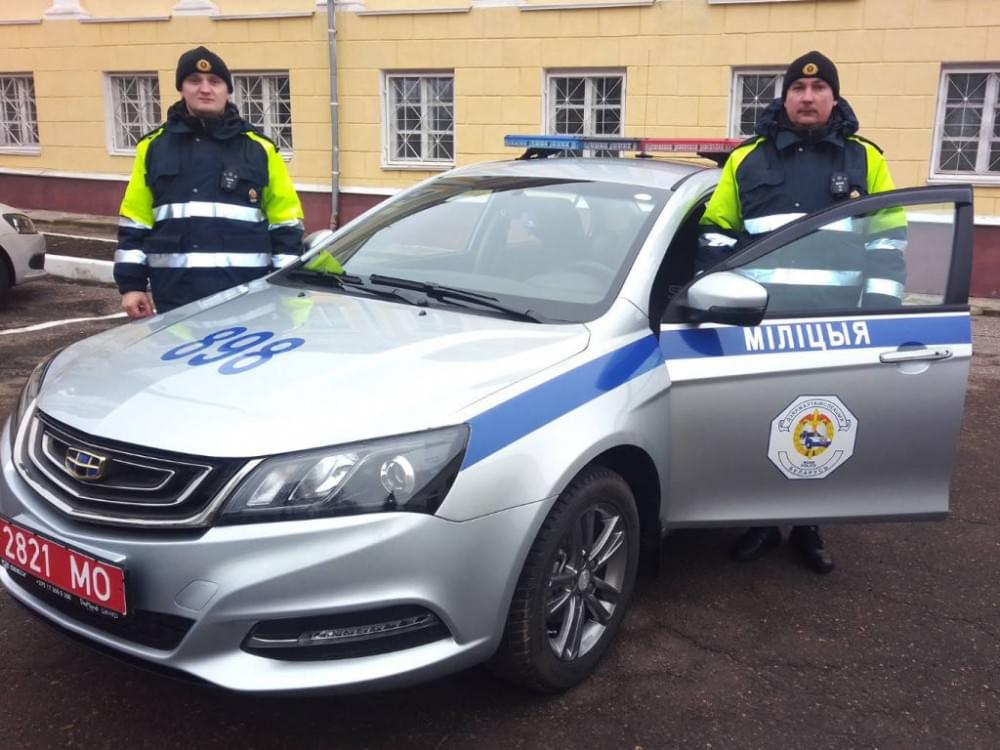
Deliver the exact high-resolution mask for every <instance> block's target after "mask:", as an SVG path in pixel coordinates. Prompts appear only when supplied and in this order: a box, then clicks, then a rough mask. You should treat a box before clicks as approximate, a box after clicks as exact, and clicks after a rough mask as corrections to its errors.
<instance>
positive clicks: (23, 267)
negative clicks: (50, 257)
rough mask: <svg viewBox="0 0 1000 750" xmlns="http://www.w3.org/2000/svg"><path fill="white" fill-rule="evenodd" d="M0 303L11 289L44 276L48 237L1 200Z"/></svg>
mask: <svg viewBox="0 0 1000 750" xmlns="http://www.w3.org/2000/svg"><path fill="white" fill-rule="evenodd" d="M0 217H3V220H2V221H0V306H2V305H4V304H5V303H6V302H7V298H8V297H9V295H10V290H11V288H13V287H15V286H17V285H18V284H23V283H24V282H25V281H27V280H28V279H33V278H37V277H39V276H44V275H45V237H43V236H42V235H40V234H39V233H38V230H37V229H35V225H34V223H32V221H31V219H29V218H28V217H27V216H25V215H24V214H22V213H21V212H19V211H18V210H17V209H16V208H11V207H10V206H8V205H6V204H4V203H0Z"/></svg>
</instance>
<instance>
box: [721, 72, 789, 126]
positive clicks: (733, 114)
mask: <svg viewBox="0 0 1000 750" xmlns="http://www.w3.org/2000/svg"><path fill="white" fill-rule="evenodd" d="M784 73H785V71H784V68H780V67H756V68H733V76H732V82H731V84H730V89H729V137H730V138H749V137H750V136H751V135H753V133H748V134H743V133H740V117H741V115H742V110H743V76H772V75H773V76H776V77H777V82H776V86H775V96H776V97H778V96H781V81H782V79H783V77H784ZM768 104H770V101H769V102H768Z"/></svg>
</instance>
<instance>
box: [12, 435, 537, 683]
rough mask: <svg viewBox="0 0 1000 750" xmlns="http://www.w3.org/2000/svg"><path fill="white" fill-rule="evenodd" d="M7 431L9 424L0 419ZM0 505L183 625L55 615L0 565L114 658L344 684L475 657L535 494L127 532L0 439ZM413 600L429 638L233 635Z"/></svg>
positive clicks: (528, 532) (525, 543)
mask: <svg viewBox="0 0 1000 750" xmlns="http://www.w3.org/2000/svg"><path fill="white" fill-rule="evenodd" d="M8 429H9V428H8ZM0 462H2V477H0V513H2V514H3V515H5V516H6V517H8V518H10V519H11V520H12V521H14V522H15V523H16V524H18V525H20V526H22V527H25V528H27V529H29V530H31V531H34V532H37V533H39V534H42V535H44V536H48V537H51V538H52V539H54V540H55V541H57V542H62V543H64V544H67V545H70V546H73V547H75V548H77V549H79V550H81V551H83V552H85V553H90V554H91V555H93V556H96V557H99V558H103V559H105V560H108V561H109V562H113V563H116V564H119V565H123V566H124V567H125V568H126V570H127V579H126V595H127V598H128V605H129V610H130V612H133V611H136V612H138V611H142V612H146V613H156V614H157V615H158V616H162V617H166V618H178V619H184V620H185V621H186V622H188V623H189V627H188V629H187V631H186V634H183V635H182V636H181V637H180V639H179V642H178V643H177V644H176V646H174V645H172V644H171V645H170V646H168V647H165V648H155V647H151V646H149V645H143V644H140V643H137V642H136V640H134V639H130V638H126V637H122V632H121V631H115V629H114V628H112V627H110V626H109V627H104V628H97V627H92V626H90V625H89V624H87V623H85V622H84V621H82V620H81V619H80V618H77V617H73V616H69V615H67V614H66V612H64V611H63V609H64V608H56V607H54V606H52V605H51V604H50V603H49V602H47V601H44V600H42V599H40V598H39V597H38V596H36V595H35V594H34V593H31V589H30V586H29V587H25V586H22V585H20V584H19V583H15V582H14V581H13V580H12V578H11V574H10V573H9V572H7V571H3V570H0V582H2V583H3V584H4V586H5V588H6V589H7V591H8V592H9V593H10V595H11V596H13V597H14V598H15V599H17V600H18V601H19V602H20V603H22V604H24V605H25V606H27V607H29V608H30V609H32V610H34V611H35V612H36V613H38V614H39V615H41V616H42V617H44V618H46V619H48V620H50V621H53V622H54V623H56V624H58V625H60V626H61V627H62V628H64V629H66V630H69V631H70V632H72V633H74V634H76V635H78V636H82V637H84V638H86V639H88V640H90V641H92V642H95V643H96V644H98V645H100V646H103V647H105V648H109V649H111V650H113V651H116V652H118V653H120V654H122V655H124V656H126V657H131V658H136V659H141V660H144V661H145V662H147V663H151V664H152V665H155V666H157V667H161V668H165V669H168V670H177V671H180V672H183V673H186V674H189V675H192V676H194V677H197V678H200V679H202V680H205V681H208V682H211V683H214V684H217V685H220V686H223V687H226V688H230V689H234V690H241V691H250V692H272V691H278V692H285V691H293V692H297V691H311V690H333V691H337V690H343V691H355V690H362V689H373V688H381V687H395V686H399V685H403V684H408V683H411V682H416V681H423V680H426V679H429V678H433V677H436V676H438V675H442V674H445V673H448V672H452V671H456V670H459V669H462V668H465V667H467V666H470V665H472V664H475V663H477V662H481V661H483V660H485V659H487V658H489V656H490V655H491V654H492V653H493V651H494V650H495V649H496V646H497V644H498V643H499V639H500V636H501V634H502V631H503V624H504V621H505V618H506V613H507V608H508V605H509V602H510V597H511V595H512V592H513V588H514V585H515V584H516V582H517V577H518V575H519V573H520V569H521V565H522V564H523V560H524V557H525V555H526V554H527V550H528V547H529V546H530V544H531V542H532V540H533V539H534V536H535V534H536V532H537V529H538V527H539V525H540V524H541V522H542V520H543V519H544V516H545V512H546V511H547V509H548V507H549V503H547V502H541V501H540V502H535V503H530V504H526V505H521V506H518V507H516V508H513V509H511V510H507V511H504V512H500V513H494V514H491V515H486V516H482V517H479V518H476V519H473V520H469V521H465V522H460V523H458V522H451V521H446V520H444V519H441V518H437V517H435V516H427V515H423V514H417V513H409V514H407V513H396V514H388V513H386V514H371V515H363V516H353V517H344V518H333V519H322V520H313V521H292V522H282V523H270V524H250V525H241V526H225V527H218V528H211V529H208V530H206V531H205V532H204V533H201V534H199V535H192V534H188V533H185V534H178V533H149V532H142V533H137V532H132V531H124V530H122V529H112V528H105V527H95V526H88V525H83V524H79V523H75V522H71V521H69V520H68V519H67V518H66V517H65V516H62V515H61V514H59V513H58V512H56V511H55V510H54V509H53V508H52V507H51V506H49V505H48V504H47V503H46V502H45V501H43V500H41V499H40V498H39V497H37V496H36V495H35V494H34V492H33V491H32V490H31V489H30V488H29V487H28V486H27V485H26V484H24V483H23V481H22V480H21V479H20V477H19V476H18V474H17V473H16V471H15V469H14V466H13V464H12V462H11V455H10V449H9V440H8V436H7V434H6V429H5V430H4V435H3V436H2V440H0ZM400 605H416V606H419V607H423V608H425V609H427V610H429V611H430V612H432V613H433V614H434V615H436V616H437V618H438V619H439V620H440V621H441V623H443V625H444V627H445V628H446V629H447V633H446V634H445V635H444V637H442V638H440V639H439V640H435V641H434V642H431V643H425V644H423V645H417V646H413V647H408V648H402V649H400V650H395V651H390V652H388V653H380V654H375V655H366V656H360V657H352V658H333V659H330V658H327V659H313V660H308V659H307V660H296V661H288V660H283V659H276V658H267V657H264V656H259V655H255V654H252V653H248V652H247V651H246V650H244V649H243V648H242V647H241V646H242V644H243V643H244V641H245V639H246V638H247V635H248V634H249V632H250V631H251V630H252V629H253V627H254V626H255V625H256V624H258V623H260V622H264V621H273V620H286V619H290V618H316V617H325V616H334V617H335V616H339V615H345V614H347V613H363V612H366V611H369V610H380V609H385V608H387V607H397V606H400Z"/></svg>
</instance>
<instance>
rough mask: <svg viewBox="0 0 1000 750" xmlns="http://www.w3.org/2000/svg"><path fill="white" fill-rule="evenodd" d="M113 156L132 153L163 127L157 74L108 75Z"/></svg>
mask: <svg viewBox="0 0 1000 750" xmlns="http://www.w3.org/2000/svg"><path fill="white" fill-rule="evenodd" d="M107 81H108V89H109V92H110V97H109V98H110V102H111V110H112V116H111V118H110V120H109V122H110V128H111V134H110V136H111V137H110V140H111V151H112V153H131V152H134V151H135V144H137V143H138V142H139V139H140V138H142V137H143V136H144V135H146V134H148V133H149V132H151V131H152V130H153V129H154V128H155V127H156V126H157V125H159V124H160V82H159V80H158V78H157V77H156V74H155V73H148V74H147V73H120V74H118V73H116V74H111V75H108V77H107Z"/></svg>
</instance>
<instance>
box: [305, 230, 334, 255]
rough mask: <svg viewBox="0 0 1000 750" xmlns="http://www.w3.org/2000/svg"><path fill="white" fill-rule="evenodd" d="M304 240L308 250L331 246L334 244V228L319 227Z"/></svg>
mask: <svg viewBox="0 0 1000 750" xmlns="http://www.w3.org/2000/svg"><path fill="white" fill-rule="evenodd" d="M302 242H303V244H304V245H305V246H306V252H308V251H310V250H317V249H322V248H324V247H329V246H330V245H332V244H333V230H332V229H317V230H316V231H315V232H311V233H310V234H309V236H308V237H306V238H305V239H304V240H303V241H302Z"/></svg>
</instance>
